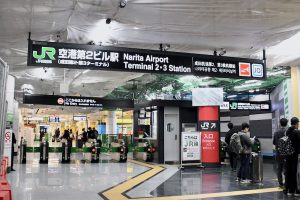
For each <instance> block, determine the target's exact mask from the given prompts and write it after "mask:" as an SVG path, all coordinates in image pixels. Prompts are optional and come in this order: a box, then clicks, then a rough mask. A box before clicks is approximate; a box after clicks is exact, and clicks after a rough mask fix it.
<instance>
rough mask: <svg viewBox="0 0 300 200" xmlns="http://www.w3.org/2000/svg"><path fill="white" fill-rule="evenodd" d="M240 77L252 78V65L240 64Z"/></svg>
mask: <svg viewBox="0 0 300 200" xmlns="http://www.w3.org/2000/svg"><path fill="white" fill-rule="evenodd" d="M239 72H240V73H239V75H240V76H249V77H251V68H250V63H239Z"/></svg>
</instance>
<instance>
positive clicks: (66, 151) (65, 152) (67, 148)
mask: <svg viewBox="0 0 300 200" xmlns="http://www.w3.org/2000/svg"><path fill="white" fill-rule="evenodd" d="M61 147H62V148H61V149H62V154H61V155H62V159H61V163H70V161H71V145H70V143H68V141H64V142H62V145H61Z"/></svg>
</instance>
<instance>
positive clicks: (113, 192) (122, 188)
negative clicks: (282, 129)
mask: <svg viewBox="0 0 300 200" xmlns="http://www.w3.org/2000/svg"><path fill="white" fill-rule="evenodd" d="M128 161H129V162H131V163H134V164H137V165H142V166H145V167H148V168H150V170H148V171H146V172H145V173H142V174H141V175H138V176H136V177H134V178H132V179H130V180H128V181H125V182H123V183H121V184H119V185H117V186H115V187H113V188H112V189H110V190H107V191H105V192H103V193H102V195H103V196H104V197H105V198H107V199H111V200H128V198H127V197H126V196H124V195H122V193H124V192H126V191H129V190H130V189H132V188H133V187H135V186H137V185H139V184H141V183H142V182H144V181H145V180H147V179H149V178H151V177H153V176H155V175H156V174H158V173H159V172H161V171H163V170H164V168H163V167H161V166H159V165H150V164H147V163H143V162H138V161H134V160H128ZM280 191H282V190H281V189H280V188H277V187H276V188H264V189H254V190H240V191H231V192H217V193H209V194H195V195H184V196H167V197H153V198H134V200H188V199H190V200H192V199H204V198H218V197H228V196H240V195H249V194H261V193H268V192H280Z"/></svg>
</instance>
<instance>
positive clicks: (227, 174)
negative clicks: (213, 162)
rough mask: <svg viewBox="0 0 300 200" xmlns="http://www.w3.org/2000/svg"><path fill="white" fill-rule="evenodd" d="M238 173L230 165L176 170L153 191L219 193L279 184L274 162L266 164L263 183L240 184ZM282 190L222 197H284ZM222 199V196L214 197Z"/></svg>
mask: <svg viewBox="0 0 300 200" xmlns="http://www.w3.org/2000/svg"><path fill="white" fill-rule="evenodd" d="M235 178H236V173H234V172H231V170H230V169H229V167H224V166H223V167H222V168H218V169H205V170H195V169H185V170H183V171H178V172H176V173H175V174H174V175H173V176H172V177H171V178H169V179H168V180H167V181H165V182H164V183H162V184H161V185H160V186H158V187H157V188H156V189H155V190H154V191H152V192H151V194H152V195H153V196H157V197H161V196H181V195H190V194H203V193H219V192H229V191H242V190H250V189H261V188H274V187H277V186H278V183H277V180H276V175H275V172H274V166H273V164H271V163H270V162H269V163H266V164H264V181H263V184H262V185H260V184H246V185H245V184H240V183H237V182H236V181H235ZM284 198H285V196H284V195H283V194H282V192H274V193H262V194H259V195H243V196H235V197H222V198H221V199H243V200H245V199H284ZM214 199H220V198H214Z"/></svg>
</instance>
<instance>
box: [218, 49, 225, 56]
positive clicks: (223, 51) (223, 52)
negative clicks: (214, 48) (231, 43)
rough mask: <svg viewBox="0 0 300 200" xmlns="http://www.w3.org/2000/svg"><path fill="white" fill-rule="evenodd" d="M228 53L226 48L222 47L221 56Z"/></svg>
mask: <svg viewBox="0 0 300 200" xmlns="http://www.w3.org/2000/svg"><path fill="white" fill-rule="evenodd" d="M225 54H226V49H224V48H221V52H220V53H219V56H224V55H225Z"/></svg>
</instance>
